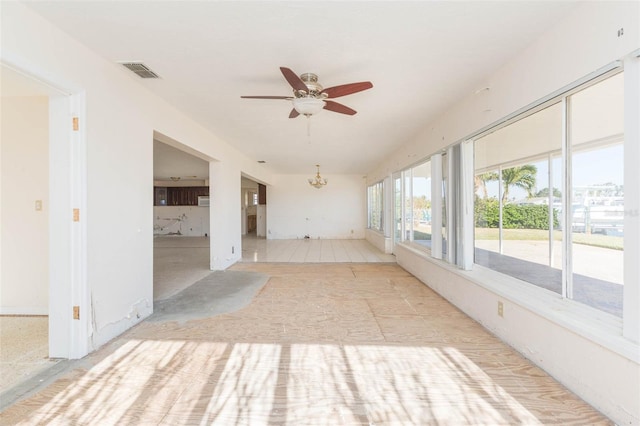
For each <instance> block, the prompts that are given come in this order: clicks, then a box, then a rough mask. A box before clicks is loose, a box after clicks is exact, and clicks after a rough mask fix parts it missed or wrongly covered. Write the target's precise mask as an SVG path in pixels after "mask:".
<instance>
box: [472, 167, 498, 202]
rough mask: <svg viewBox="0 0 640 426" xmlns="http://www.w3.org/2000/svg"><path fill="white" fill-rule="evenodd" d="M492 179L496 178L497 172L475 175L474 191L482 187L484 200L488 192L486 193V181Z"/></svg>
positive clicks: (487, 196)
mask: <svg viewBox="0 0 640 426" xmlns="http://www.w3.org/2000/svg"><path fill="white" fill-rule="evenodd" d="M494 180H498V174H497V173H496V172H487V173H482V174H479V175H476V176H475V179H474V183H475V187H476V191H477V190H478V189H482V195H483V197H484V199H485V200H486V199H487V198H489V194H487V182H491V181H494ZM474 192H475V191H474Z"/></svg>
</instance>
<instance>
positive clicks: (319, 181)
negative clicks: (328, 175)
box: [307, 164, 327, 189]
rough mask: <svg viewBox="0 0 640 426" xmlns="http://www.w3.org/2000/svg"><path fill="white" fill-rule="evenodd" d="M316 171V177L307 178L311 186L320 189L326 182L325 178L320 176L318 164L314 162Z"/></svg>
mask: <svg viewBox="0 0 640 426" xmlns="http://www.w3.org/2000/svg"><path fill="white" fill-rule="evenodd" d="M316 167H317V169H318V172H317V173H316V177H315V178H313V179H307V181H308V182H309V185H311V186H313V187H314V188H316V189H320V188H322V187H323V186H325V185H326V184H327V180H326V179H324V178H323V177H321V176H320V164H316Z"/></svg>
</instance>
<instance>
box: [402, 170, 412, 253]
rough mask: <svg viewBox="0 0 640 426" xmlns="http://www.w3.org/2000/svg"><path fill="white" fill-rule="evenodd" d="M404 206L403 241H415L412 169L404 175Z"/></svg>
mask: <svg viewBox="0 0 640 426" xmlns="http://www.w3.org/2000/svg"><path fill="white" fill-rule="evenodd" d="M403 175H404V205H403V211H402V215H403V218H402V221H403V223H404V226H403V229H404V232H405V235H404V239H403V241H411V240H413V215H412V212H413V199H412V196H411V188H412V185H411V169H409V170H405V171H404V173H403Z"/></svg>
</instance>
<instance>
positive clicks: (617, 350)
mask: <svg viewBox="0 0 640 426" xmlns="http://www.w3.org/2000/svg"><path fill="white" fill-rule="evenodd" d="M639 16H640V3H638V2H615V3H614V2H588V3H584V4H582V5H580V6H579V7H578V8H577V9H576V10H575V11H574V12H573V13H572V14H571V15H569V16H568V17H567V18H566V19H564V20H563V21H561V22H559V23H558V24H557V25H556V26H554V27H553V28H551V29H550V30H549V31H548V32H547V33H545V34H544V35H543V37H541V38H540V39H539V40H538V41H537V42H536V43H534V44H533V45H532V46H530V47H529V48H528V49H525V50H524V51H523V52H522V53H521V54H520V55H518V56H517V57H515V58H513V59H512V61H510V62H509V63H507V64H505V65H504V66H502V68H500V69H498V70H497V71H496V72H495V73H493V74H492V75H490V76H488V77H487V78H486V79H485V80H484V81H482V82H480V83H479V84H478V86H477V87H484V86H489V87H490V88H491V89H490V91H489V92H488V93H487V94H486V95H482V96H479V95H474V94H470V95H469V96H468V97H467V98H465V99H462V100H461V101H460V102H458V103H457V104H455V105H454V106H453V107H452V108H451V109H450V110H448V111H444V112H443V113H442V115H441V116H440V117H438V118H437V119H435V120H433V121H432V122H430V123H429V124H428V125H427V126H425V130H424V131H423V132H422V133H421V134H419V135H418V136H417V137H416V138H415V139H414V140H412V141H411V142H410V143H408V144H407V145H405V146H404V147H403V148H401V149H400V150H398V151H397V152H396V153H394V154H393V155H391V156H389V158H388V159H387V160H386V161H384V162H383V163H382V164H380V165H379V166H378V167H377V168H376V169H375V170H372V171H371V172H370V173H368V182H369V183H374V182H376V181H378V180H380V179H381V178H384V177H387V176H390V175H391V174H392V173H393V172H394V171H398V170H401V169H403V168H405V167H407V166H409V164H408V161H415V159H416V158H421V157H427V156H429V155H431V154H433V153H436V152H438V151H439V150H441V149H442V148H443V147H446V146H447V145H449V144H451V143H454V142H457V141H461V140H463V139H464V138H465V137H467V136H468V135H470V134H472V133H474V132H476V131H478V130H480V129H482V128H484V127H486V126H489V125H490V124H491V123H493V122H496V121H498V120H499V119H501V118H502V117H505V116H507V115H509V114H511V113H513V112H515V111H517V110H519V109H521V108H524V107H525V106H527V105H529V104H530V103H532V102H534V101H536V100H538V99H541V98H543V97H545V96H547V95H549V94H552V93H554V92H556V91H557V90H559V89H560V88H562V87H563V86H565V85H568V84H570V83H572V82H574V81H577V80H579V79H580V78H582V77H584V76H586V75H588V74H590V73H592V72H594V71H596V70H598V69H600V68H602V67H604V66H606V65H607V64H610V63H612V62H613V61H616V60H619V59H622V58H623V57H625V55H628V54H629V53H631V52H633V51H634V50H636V49H638V48H639V47H640V34H639V33H638V27H639V25H638V19H639ZM620 28H624V36H623V37H618V36H617V33H618V30H619V29H620ZM636 60H637V59H636ZM636 78H637V76H636ZM635 87H637V85H636V86H635ZM485 96H486V97H485ZM487 105H488V106H489V108H490V110H491V111H489V112H485V110H486V109H487ZM636 117H637V116H636ZM636 123H637V119H636ZM625 126H627V123H625ZM626 136H627V137H629V136H630V135H629V133H627V135H626ZM635 136H636V137H637V132H635ZM634 200H635V198H634ZM625 208H633V209H635V208H636V207H635V206H631V207H628V206H627V205H626V200H625ZM635 211H637V210H635ZM625 220H629V221H631V220H632V218H631V217H629V218H625ZM633 220H634V221H635V222H636V223H637V221H638V216H637V215H636V216H635V217H634V218H633ZM626 228H627V222H625V230H626ZM634 229H638V228H634ZM625 250H627V247H625ZM625 254H626V253H625ZM396 257H397V260H398V263H399V264H400V265H401V266H403V267H404V268H405V269H407V270H408V271H409V272H411V273H413V274H414V275H416V276H417V277H418V278H420V279H421V280H422V281H423V282H425V283H427V284H428V285H430V286H432V287H433V288H434V289H435V290H436V291H437V292H438V293H440V294H442V295H443V296H444V297H446V298H447V299H448V300H450V301H451V302H452V303H454V304H455V305H456V306H458V307H459V308H460V309H462V310H463V311H464V312H465V313H467V314H468V315H470V316H471V317H472V318H474V319H476V320H477V321H478V322H480V323H481V324H483V325H484V326H485V327H487V328H488V329H489V330H491V331H493V332H494V333H496V334H497V335H498V336H499V337H500V338H501V339H503V340H504V341H505V342H507V343H508V344H509V345H511V346H513V347H514V348H515V349H517V350H518V351H520V352H521V353H522V354H523V355H525V356H526V357H527V358H529V359H530V360H532V361H533V362H534V363H536V364H538V365H539V366H541V367H542V368H543V369H545V370H546V371H547V372H549V373H550V374H551V375H552V376H553V377H555V378H556V379H557V380H559V381H560V382H561V383H563V384H564V385H565V386H567V387H568V388H569V389H571V390H572V391H573V392H575V393H576V394H577V395H578V396H580V397H581V398H583V399H585V400H586V401H587V402H589V403H590V404H592V405H593V406H594V407H595V408H596V409H598V410H600V411H601V412H603V413H604V414H605V415H607V416H609V417H610V418H611V419H613V420H614V421H615V422H617V423H618V424H640V404H639V403H638V401H640V380H639V378H640V365H639V358H640V355H639V354H640V348H639V347H638V344H637V343H634V342H633V341H632V340H629V339H625V338H623V337H622V331H621V327H620V325H619V324H618V325H617V326H616V325H615V321H613V324H612V323H611V321H608V320H602V321H598V320H597V318H594V316H593V314H591V316H589V315H586V316H583V317H575V316H573V317H569V316H568V315H567V312H568V311H570V310H571V306H570V305H571V304H569V305H566V306H565V305H563V304H562V303H561V305H560V306H556V307H555V308H554V309H548V310H547V312H546V313H541V312H540V311H536V310H535V309H534V308H532V306H530V305H527V304H526V303H523V302H522V300H523V299H524V298H523V297H522V294H521V295H519V296H518V295H514V294H498V292H497V291H496V290H492V289H490V288H488V287H487V286H486V285H481V284H480V283H479V281H478V280H477V279H476V278H477V277H476V276H474V275H473V274H477V273H479V271H478V270H479V269H481V268H474V269H475V270H474V271H472V272H470V273H468V274H467V273H462V272H461V271H458V270H454V269H452V268H451V267H450V266H448V265H446V264H443V263H442V262H439V261H433V260H429V259H426V258H425V257H424V255H422V254H419V253H417V252H415V251H414V250H412V249H410V248H409V247H404V246H399V247H397V248H396ZM492 279H493V280H494V281H495V277H493V278H492ZM480 281H483V282H487V280H486V279H485V280H480ZM629 284H630V285H632V286H635V287H637V286H638V283H637V282H634V283H629ZM625 286H626V285H625ZM505 287H507V288H508V286H503V287H501V288H505ZM636 295H637V293H636ZM518 297H519V298H518ZM498 300H502V301H504V303H505V317H504V318H499V317H498V316H497V313H496V306H497V301H498ZM516 300H518V302H515V301H516ZM628 306H633V309H635V310H637V309H638V301H637V300H634V301H633V302H630V303H629V304H627V301H626V300H625V308H627V307H628ZM576 309H577V308H576ZM636 314H637V312H636ZM625 315H626V314H625ZM629 318H637V315H630V316H629Z"/></svg>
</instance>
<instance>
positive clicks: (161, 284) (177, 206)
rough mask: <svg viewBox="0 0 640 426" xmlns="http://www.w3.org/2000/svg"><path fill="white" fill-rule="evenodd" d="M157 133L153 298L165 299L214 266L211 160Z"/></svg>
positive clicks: (198, 278) (154, 175) (199, 277)
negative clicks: (211, 247) (211, 249)
mask: <svg viewBox="0 0 640 426" xmlns="http://www.w3.org/2000/svg"><path fill="white" fill-rule="evenodd" d="M185 148H186V147H184V145H182V144H180V143H178V142H177V141H174V140H172V139H170V138H168V137H166V136H164V135H161V134H159V133H157V132H156V133H155V134H154V141H153V166H154V167H153V192H154V200H153V204H154V205H153V299H154V301H158V300H164V299H167V298H169V297H171V296H173V295H175V294H177V293H179V292H180V291H182V290H184V289H185V288H186V287H188V286H190V285H191V284H193V283H195V282H197V281H199V280H200V279H202V278H204V277H205V276H207V275H208V274H209V273H210V272H211V268H210V244H211V241H210V238H211V231H210V219H209V218H210V211H209V209H210V199H211V198H210V192H209V191H210V187H209V161H208V160H205V159H203V158H201V157H198V156H196V155H193V154H192V153H191V151H190V152H186V151H185V150H184V149H185Z"/></svg>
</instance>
